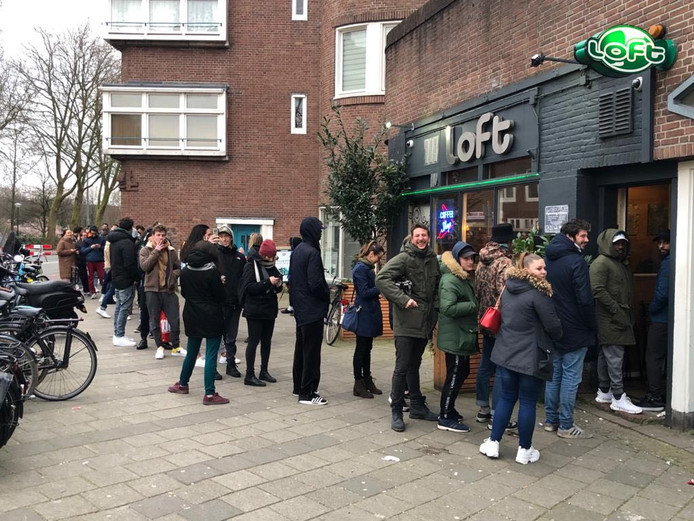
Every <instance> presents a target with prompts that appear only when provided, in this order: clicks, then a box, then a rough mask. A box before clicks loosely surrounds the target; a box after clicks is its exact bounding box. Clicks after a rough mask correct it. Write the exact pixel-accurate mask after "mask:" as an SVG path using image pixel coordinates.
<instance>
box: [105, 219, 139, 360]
mask: <svg viewBox="0 0 694 521" xmlns="http://www.w3.org/2000/svg"><path fill="white" fill-rule="evenodd" d="M132 232H133V220H132V219H131V218H130V217H123V218H122V219H121V220H120V221H119V222H118V227H117V228H116V229H114V230H113V231H112V232H110V233H109V234H108V237H107V241H108V242H109V243H110V247H109V255H110V264H111V284H112V285H113V287H114V288H115V297H116V310H115V311H114V313H113V345H114V346H120V347H134V346H135V345H136V342H135V341H134V340H133V339H132V338H127V337H126V336H125V324H126V323H127V321H128V312H129V310H130V307H131V306H132V303H133V297H134V296H135V283H136V282H137V281H138V280H139V278H140V277H139V272H138V269H137V257H136V256H135V238H134V237H133V233H132Z"/></svg>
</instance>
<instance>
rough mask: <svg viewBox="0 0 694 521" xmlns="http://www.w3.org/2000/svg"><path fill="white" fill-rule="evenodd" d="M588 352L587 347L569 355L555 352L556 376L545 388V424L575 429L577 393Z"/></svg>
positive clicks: (564, 428) (553, 376) (570, 352)
mask: <svg viewBox="0 0 694 521" xmlns="http://www.w3.org/2000/svg"><path fill="white" fill-rule="evenodd" d="M587 352H588V348H587V347H582V348H580V349H576V350H575V351H569V352H568V353H560V352H559V351H555V352H554V374H553V375H552V381H551V382H547V384H546V387H545V423H552V424H554V425H558V426H559V428H560V429H563V430H566V429H570V428H572V427H573V425H574V405H575V404H576V393H577V392H578V386H579V384H580V383H581V379H582V377H583V360H584V358H585V357H586V353H587Z"/></svg>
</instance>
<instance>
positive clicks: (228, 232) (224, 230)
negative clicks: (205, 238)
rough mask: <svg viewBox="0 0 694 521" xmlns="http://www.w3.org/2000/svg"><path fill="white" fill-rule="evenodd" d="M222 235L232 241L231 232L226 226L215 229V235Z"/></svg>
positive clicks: (232, 235)
mask: <svg viewBox="0 0 694 521" xmlns="http://www.w3.org/2000/svg"><path fill="white" fill-rule="evenodd" d="M222 233H226V234H227V235H228V236H229V237H231V240H232V241H233V240H234V234H233V232H232V231H231V228H229V227H228V226H227V225H226V224H222V225H221V226H220V227H219V228H217V234H218V235H220V234H222Z"/></svg>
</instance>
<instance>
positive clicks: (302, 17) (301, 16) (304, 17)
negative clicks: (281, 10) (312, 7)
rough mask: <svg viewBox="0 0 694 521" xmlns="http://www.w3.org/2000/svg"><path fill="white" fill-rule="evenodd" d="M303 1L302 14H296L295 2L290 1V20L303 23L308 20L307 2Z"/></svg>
mask: <svg viewBox="0 0 694 521" xmlns="http://www.w3.org/2000/svg"><path fill="white" fill-rule="evenodd" d="M303 1H304V14H298V13H297V12H296V0H292V20H297V21H305V20H308V0H303Z"/></svg>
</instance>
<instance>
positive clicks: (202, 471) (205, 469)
mask: <svg viewBox="0 0 694 521" xmlns="http://www.w3.org/2000/svg"><path fill="white" fill-rule="evenodd" d="M207 461H209V460H207ZM220 474H223V472H222V471H221V470H219V469H217V468H215V467H211V466H209V465H208V464H207V462H205V463H198V464H195V465H188V466H186V467H182V468H177V469H175V470H172V471H169V472H167V473H166V475H167V476H170V477H172V478H174V479H177V480H178V481H180V482H181V483H184V484H186V485H190V484H192V483H197V482H198V481H203V480H206V479H209V478H213V477H215V476H219V475H220Z"/></svg>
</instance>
